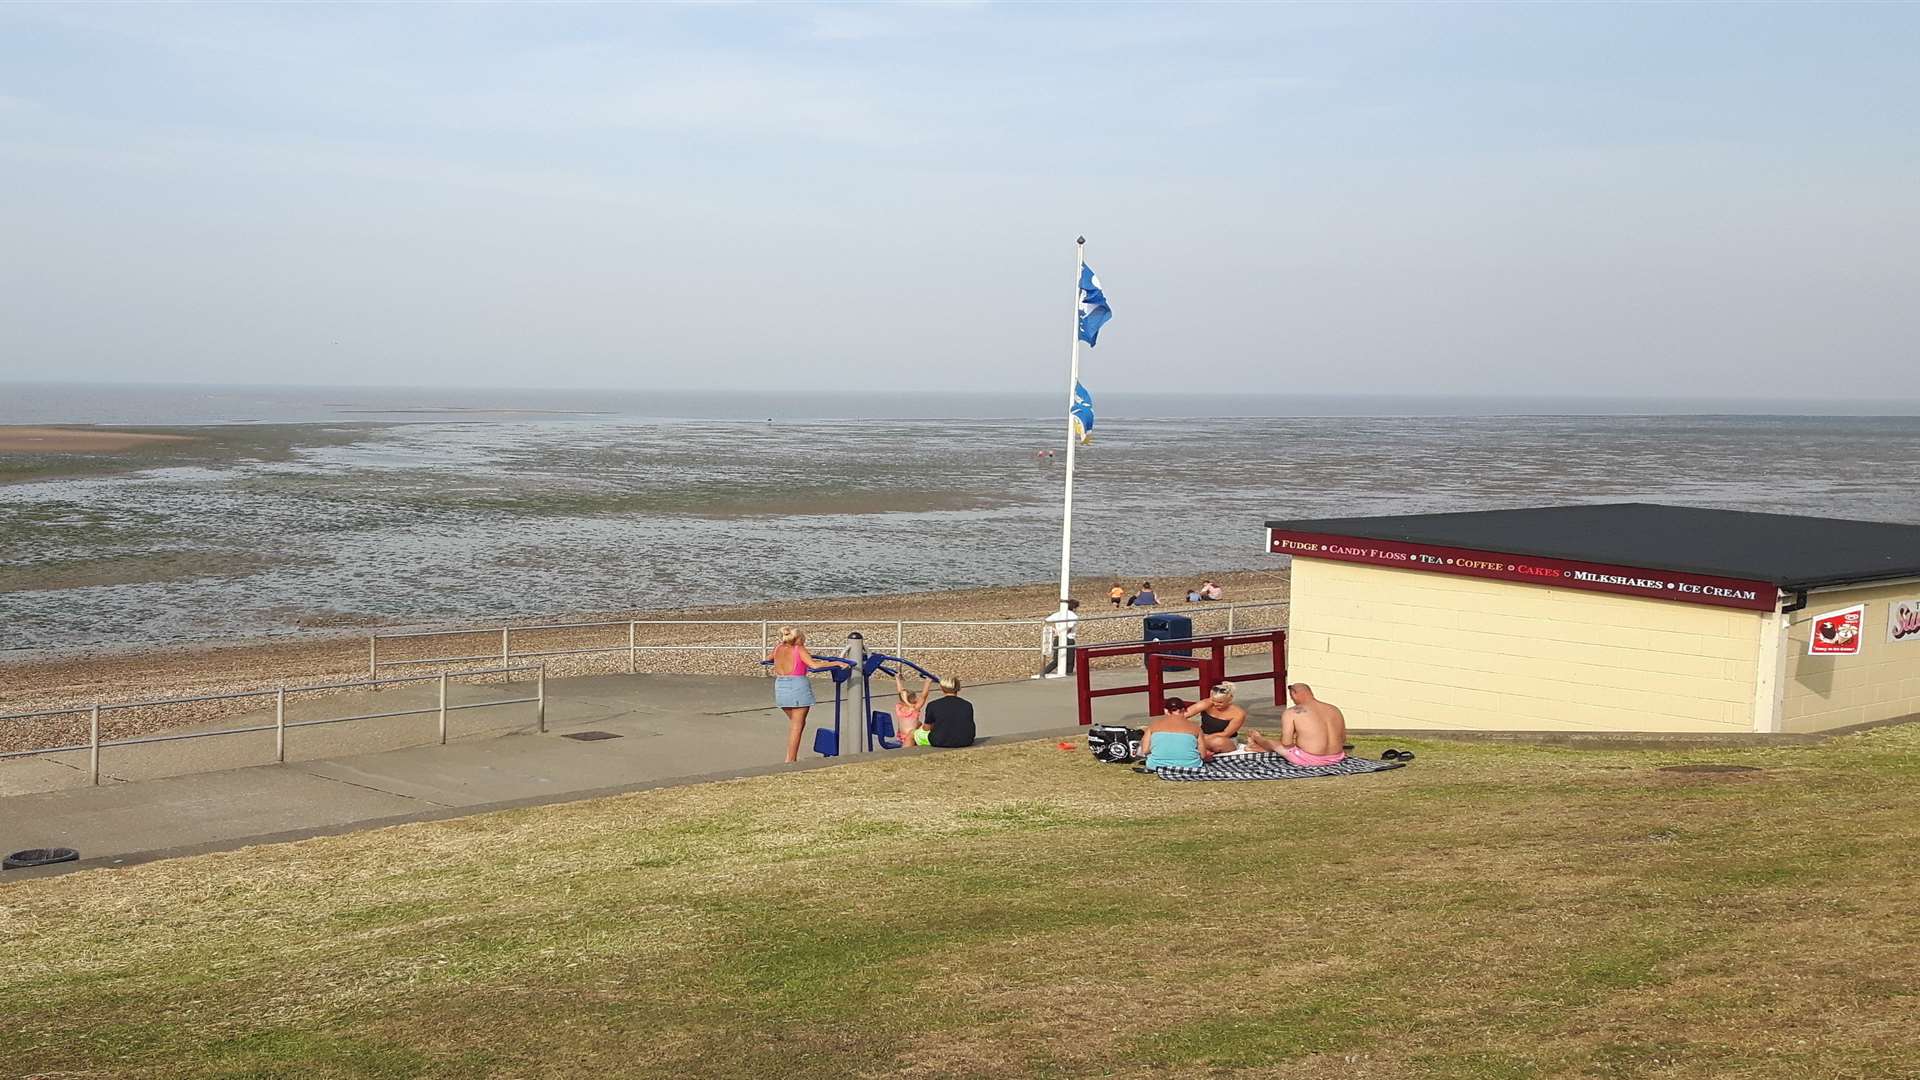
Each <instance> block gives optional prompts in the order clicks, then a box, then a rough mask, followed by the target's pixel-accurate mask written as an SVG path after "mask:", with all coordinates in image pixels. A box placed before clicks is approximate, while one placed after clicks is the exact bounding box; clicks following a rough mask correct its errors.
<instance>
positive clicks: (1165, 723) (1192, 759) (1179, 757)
mask: <svg viewBox="0 0 1920 1080" xmlns="http://www.w3.org/2000/svg"><path fill="white" fill-rule="evenodd" d="M1201 734H1202V733H1201V731H1200V725H1199V724H1197V723H1194V722H1193V720H1191V719H1189V717H1188V706H1187V703H1186V702H1184V701H1181V700H1180V699H1179V698H1170V699H1168V701H1167V711H1166V713H1165V714H1164V715H1163V716H1161V717H1160V719H1158V720H1155V721H1154V722H1153V723H1151V724H1148V725H1147V729H1146V732H1145V733H1144V734H1143V735H1141V736H1140V752H1141V753H1142V754H1145V755H1146V758H1147V768H1149V769H1158V768H1161V767H1162V766H1168V765H1173V766H1180V767H1183V768H1189V769H1197V768H1199V767H1200V766H1201V765H1203V764H1205V763H1206V761H1207V760H1208V759H1209V758H1211V757H1213V751H1211V750H1209V749H1207V748H1206V746H1205V745H1204V744H1203V743H1202V742H1201V741H1200V740H1201Z"/></svg>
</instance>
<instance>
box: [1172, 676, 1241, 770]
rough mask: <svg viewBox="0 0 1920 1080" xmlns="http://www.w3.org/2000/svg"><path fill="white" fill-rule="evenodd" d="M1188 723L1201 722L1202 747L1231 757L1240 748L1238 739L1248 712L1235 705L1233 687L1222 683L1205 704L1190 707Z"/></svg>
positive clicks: (1188, 708)
mask: <svg viewBox="0 0 1920 1080" xmlns="http://www.w3.org/2000/svg"><path fill="white" fill-rule="evenodd" d="M1186 716H1187V718H1188V719H1189V720H1198V721H1200V743H1201V745H1202V746H1204V747H1206V749H1207V751H1208V752H1209V753H1214V754H1231V753H1232V752H1234V751H1235V750H1238V749H1239V748H1240V743H1239V741H1238V739H1237V738H1236V736H1238V735H1239V734H1240V728H1241V725H1243V724H1245V723H1246V722H1247V710H1245V709H1243V708H1241V707H1240V706H1238V705H1235V704H1234V703H1233V684H1232V683H1224V682H1223V683H1220V684H1218V685H1216V686H1215V687H1214V688H1213V692H1212V693H1211V694H1209V695H1208V697H1207V699H1206V700H1205V701H1202V702H1200V703H1198V704H1195V705H1190V706H1188V707H1187V710H1186Z"/></svg>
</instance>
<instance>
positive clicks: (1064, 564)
mask: <svg viewBox="0 0 1920 1080" xmlns="http://www.w3.org/2000/svg"><path fill="white" fill-rule="evenodd" d="M1073 260H1074V266H1073V349H1072V352H1071V353H1070V355H1071V356H1072V360H1071V361H1070V362H1069V363H1068V365H1067V494H1066V507H1065V509H1064V510H1062V511H1061V514H1060V610H1061V611H1065V610H1067V599H1068V597H1069V596H1070V595H1071V593H1069V591H1068V589H1069V587H1070V585H1069V580H1068V579H1069V576H1070V575H1071V573H1072V569H1073V448H1074V447H1075V446H1076V445H1078V443H1079V442H1080V440H1079V439H1076V438H1074V431H1073V391H1074V388H1075V387H1077V386H1079V385H1080V276H1081V274H1083V273H1084V272H1085V270H1086V265H1087V238H1086V237H1084V236H1082V237H1080V238H1079V239H1077V240H1075V241H1074V242H1073ZM1061 673H1062V674H1064V673H1065V665H1064V664H1063V665H1061Z"/></svg>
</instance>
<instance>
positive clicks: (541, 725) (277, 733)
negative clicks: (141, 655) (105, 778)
mask: <svg viewBox="0 0 1920 1080" xmlns="http://www.w3.org/2000/svg"><path fill="white" fill-rule="evenodd" d="M524 671H531V672H534V673H535V677H534V694H533V696H532V697H517V698H505V699H502V700H499V701H472V702H467V703H465V704H460V705H454V704H449V703H448V701H447V680H448V679H449V678H459V677H464V676H477V675H511V674H514V673H516V672H524ZM435 681H437V682H438V683H439V685H440V694H439V701H438V703H437V704H435V705H434V706H432V707H430V708H419V709H392V710H388V711H385V712H373V713H356V714H354V715H351V716H323V717H319V718H317V719H313V720H293V721H289V720H288V719H287V695H289V694H303V693H311V692H315V691H321V690H351V689H364V688H377V687H382V686H394V685H399V684H403V683H419V682H435ZM266 696H271V697H272V698H273V699H274V706H273V723H271V724H255V725H253V726H250V727H241V728H220V729H218V730H215V731H180V732H168V733H164V734H159V735H136V736H130V737H128V738H124V739H102V738H100V714H101V713H103V712H110V711H112V710H115V709H138V708H145V707H150V706H155V705H182V704H190V703H193V702H199V701H238V700H243V699H246V698H255V697H266ZM501 705H533V706H535V711H534V716H535V723H536V726H537V728H538V730H539V731H540V732H541V733H542V734H544V733H545V732H546V730H547V666H546V665H545V664H519V665H503V666H501V667H497V668H484V669H481V670H477V671H461V672H445V671H442V672H439V673H438V674H434V675H395V676H390V677H387V678H378V677H376V678H372V679H356V680H353V681H351V682H336V683H313V684H309V685H306V686H282V687H277V688H275V689H272V690H240V691H234V692H232V693H226V694H199V695H195V696H193V697H177V698H150V699H148V700H145V701H122V702H114V703H112V704H93V705H87V706H81V707H71V708H63V709H36V710H34V711H31V712H20V713H10V714H7V715H5V716H0V720H27V719H34V718H45V717H50V716H72V715H75V714H79V713H86V714H87V715H88V724H87V728H88V732H87V741H86V742H84V743H77V744H74V745H70V746H53V747H39V748H36V749H32V750H9V751H0V761H7V760H11V759H13V758H25V757H41V756H43V755H47V754H60V753H71V752H77V751H80V750H85V751H87V752H88V758H89V761H88V772H89V774H90V776H91V779H92V783H93V785H94V786H95V787H98V786H99V784H100V751H101V750H103V749H112V748H114V747H120V746H142V745H146V744H148V743H163V742H180V741H183V740H188V739H211V738H217V737H219V736H222V735H250V734H257V733H259V732H262V731H271V732H273V733H274V759H275V761H276V762H278V763H281V764H284V763H285V762H286V760H287V743H286V733H287V729H288V728H302V727H314V726H317V725H320V724H344V723H347V722H348V721H352V720H385V719H390V718H393V717H399V716H425V715H428V714H430V713H431V714H436V715H438V716H439V718H440V743H441V745H443V746H444V745H445V744H446V741H447V714H448V713H450V712H457V711H459V710H461V709H487V708H494V707H496V706H501Z"/></svg>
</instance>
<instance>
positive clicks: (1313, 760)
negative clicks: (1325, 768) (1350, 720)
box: [1247, 683, 1347, 766]
mask: <svg viewBox="0 0 1920 1080" xmlns="http://www.w3.org/2000/svg"><path fill="white" fill-rule="evenodd" d="M1287 696H1289V697H1291V698H1292V699H1293V704H1292V705H1291V706H1290V707H1289V708H1288V709H1287V710H1286V711H1285V712H1283V713H1281V714H1280V741H1279V742H1274V741H1273V740H1271V739H1268V738H1265V737H1264V736H1262V735H1261V734H1260V733H1259V732H1257V731H1249V732H1247V748H1248V749H1250V750H1267V751H1272V752H1276V753H1278V754H1280V755H1281V756H1282V757H1284V758H1286V759H1287V760H1288V761H1291V762H1293V763H1294V764H1295V765H1306V766H1313V765H1332V764H1334V763H1335V762H1338V761H1342V760H1345V758H1346V756H1347V752H1346V749H1345V747H1346V743H1347V718H1346V716H1345V715H1343V714H1342V713H1341V712H1340V709H1339V707H1338V706H1336V705H1329V704H1327V703H1326V702H1324V701H1321V700H1320V699H1319V698H1316V697H1314V696H1313V687H1311V686H1308V685H1307V684H1306V683H1294V684H1293V685H1292V686H1289V687H1287Z"/></svg>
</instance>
